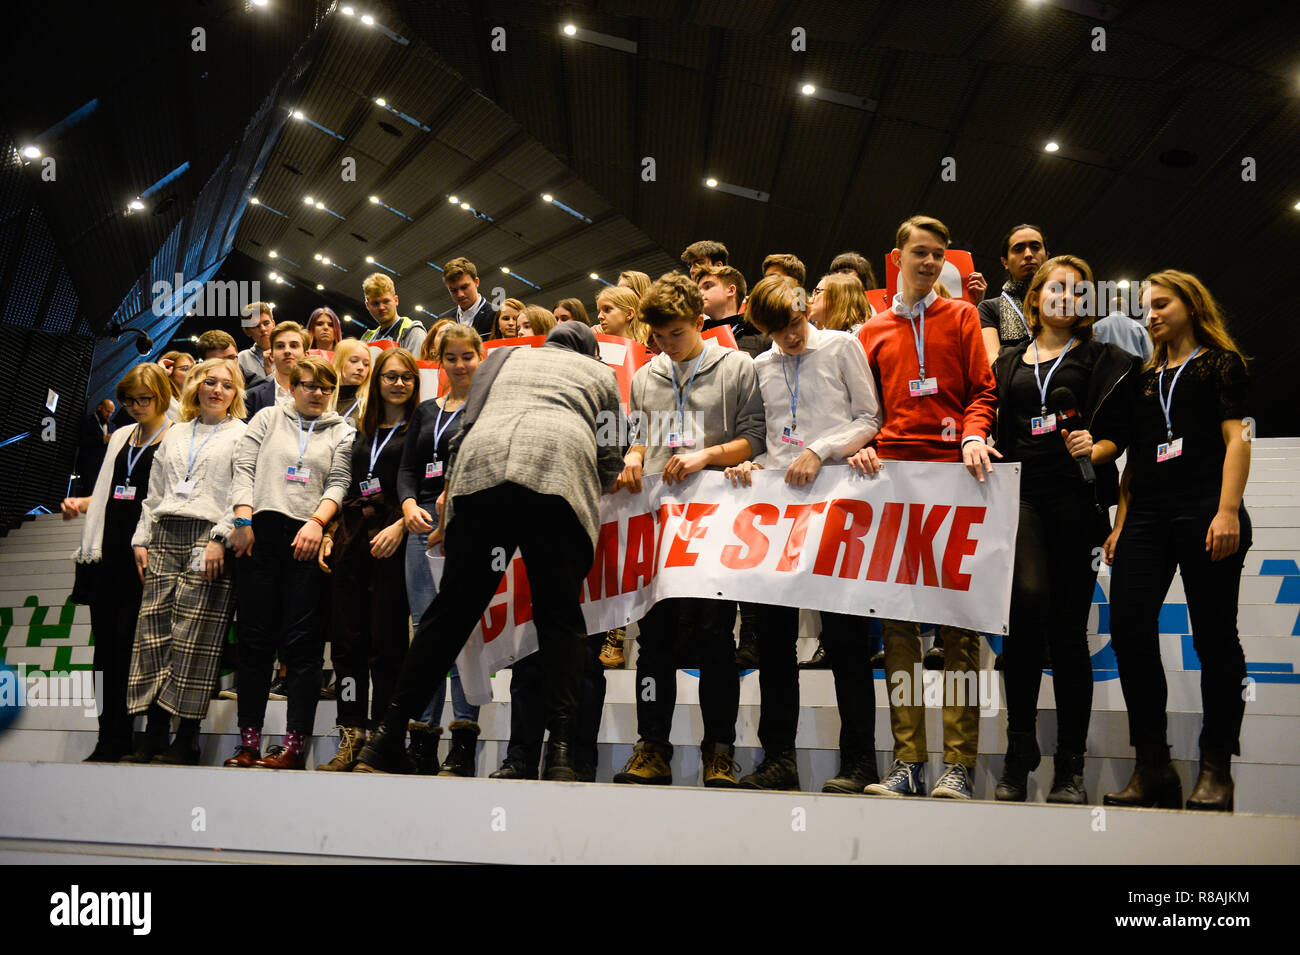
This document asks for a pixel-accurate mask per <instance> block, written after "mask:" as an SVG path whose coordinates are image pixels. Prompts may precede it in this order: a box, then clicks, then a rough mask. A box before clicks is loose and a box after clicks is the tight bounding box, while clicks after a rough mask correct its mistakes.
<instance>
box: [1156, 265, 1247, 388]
mask: <svg viewBox="0 0 1300 955" xmlns="http://www.w3.org/2000/svg"><path fill="white" fill-rule="evenodd" d="M1144 284H1145V285H1146V286H1147V288H1148V289H1149V288H1150V287H1151V286H1152V285H1159V286H1160V287H1161V288H1167V289H1169V291H1171V292H1173V293H1174V294H1175V295H1177V296H1178V298H1179V300H1180V301H1182V303H1183V305H1184V306H1186V308H1187V316H1188V318H1190V319H1191V320H1192V335H1193V337H1195V339H1196V343H1197V344H1198V345H1211V346H1213V347H1215V348H1222V349H1223V350H1224V351H1230V352H1232V353H1233V354H1234V355H1236V356H1237V357H1238V358H1240V359H1241V360H1242V363H1243V364H1244V363H1245V362H1246V361H1247V356H1246V355H1243V354H1242V352H1241V349H1240V348H1238V347H1237V343H1236V342H1234V341H1233V340H1232V336H1231V335H1229V334H1228V324H1227V322H1226V321H1225V320H1224V317H1223V309H1222V308H1220V307H1219V303H1218V302H1217V301H1215V299H1214V296H1213V295H1211V294H1210V290H1209V289H1207V288H1206V287H1205V283H1203V282H1202V281H1201V280H1200V279H1198V278H1197V277H1196V276H1195V275H1193V274H1192V273H1191V272H1180V271H1178V270H1177V269H1161V270H1160V271H1159V272H1152V273H1151V274H1150V275H1148V276H1147V277H1146V280H1145V282H1144ZM1154 345H1155V347H1154V348H1152V349H1151V357H1150V358H1149V359H1147V363H1146V367H1147V368H1159V367H1160V366H1161V365H1163V364H1164V363H1165V361H1166V360H1167V359H1168V357H1169V346H1168V345H1167V344H1165V343H1164V342H1155V343H1154Z"/></svg>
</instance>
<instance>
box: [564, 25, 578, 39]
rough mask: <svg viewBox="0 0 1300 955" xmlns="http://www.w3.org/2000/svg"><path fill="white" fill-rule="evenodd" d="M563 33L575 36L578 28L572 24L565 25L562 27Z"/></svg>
mask: <svg viewBox="0 0 1300 955" xmlns="http://www.w3.org/2000/svg"><path fill="white" fill-rule="evenodd" d="M564 32H565V33H566V34H567V35H569V36H577V35H578V28H577V27H576V26H574V25H573V24H572V23H566V24H565V25H564Z"/></svg>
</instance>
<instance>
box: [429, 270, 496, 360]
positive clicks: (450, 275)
mask: <svg viewBox="0 0 1300 955" xmlns="http://www.w3.org/2000/svg"><path fill="white" fill-rule="evenodd" d="M442 280H443V282H445V283H446V285H447V294H449V295H450V296H451V299H452V301H453V302H455V303H456V321H457V322H458V323H460V324H461V325H473V326H474V331H476V332H478V333H479V337H480V338H482V339H483V340H484V341H487V340H488V337H489V336H490V335H491V334H492V329H493V328H495V327H496V320H497V310H496V309H495V308H493V307H492V303H491V302H489V301H488V300H487V299H485V298H484V297H483V296H482V295H480V294H479V293H478V285H479V277H478V269H476V268H475V267H474V263H473V262H471V261H470V260H469V259H467V258H464V257H463V256H462V257H461V258H457V259H452V260H451V261H450V262H448V263H447V264H446V265H445V266H443V271H442Z"/></svg>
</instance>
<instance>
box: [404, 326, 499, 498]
mask: <svg viewBox="0 0 1300 955" xmlns="http://www.w3.org/2000/svg"><path fill="white" fill-rule="evenodd" d="M485 307H486V306H485ZM464 408H465V406H464V405H461V407H460V408H458V409H457V410H456V411H454V412H451V413H448V412H445V411H444V412H442V423H441V426H442V427H443V428H445V429H446V430H444V431H443V432H442V437H441V439H440V440H439V441H438V446H437V457H438V461H439V462H441V464H442V471H443V473H442V474H440V475H438V476H437V477H425V476H424V473H425V465H427V464H429V463H430V462H431V461H433V459H434V450H435V449H434V429H435V428H436V427H438V424H439V422H438V412H439V408H438V402H437V400H436V399H432V398H431V399H429V400H428V401H422V402H420V405H419V407H417V408H416V409H415V414H413V415H412V416H411V423H410V425H409V426H408V429H407V430H408V433H407V436H406V441H405V444H404V446H403V448H402V463H401V466H400V468H399V469H398V471H397V503H398V504H401V502H402V501H405V500H406V499H407V498H408V497H411V498H414V499H415V502H416V503H417V504H419V505H420V506H421V507H427V505H430V504H432V503H433V502H434V501H436V500H437V499H438V495H439V494H441V493H442V488H443V481H444V478H445V477H446V473H447V458H448V456H449V455H450V445H451V439H452V438H454V437H455V436H456V435H457V434H459V433H460V416H461V415H460V413H461V411H463V410H464ZM393 440H394V441H396V440H397V439H396V438H394V439H393Z"/></svg>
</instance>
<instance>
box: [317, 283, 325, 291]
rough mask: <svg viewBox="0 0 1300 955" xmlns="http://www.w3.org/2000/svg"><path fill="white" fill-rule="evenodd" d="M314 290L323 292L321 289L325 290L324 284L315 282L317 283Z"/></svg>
mask: <svg viewBox="0 0 1300 955" xmlns="http://www.w3.org/2000/svg"><path fill="white" fill-rule="evenodd" d="M316 291H318V292H323V291H325V286H323V285H321V284H320V283H319V282H317V283H316Z"/></svg>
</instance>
